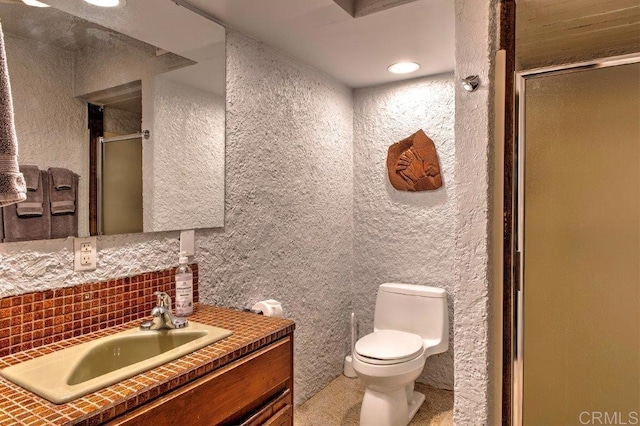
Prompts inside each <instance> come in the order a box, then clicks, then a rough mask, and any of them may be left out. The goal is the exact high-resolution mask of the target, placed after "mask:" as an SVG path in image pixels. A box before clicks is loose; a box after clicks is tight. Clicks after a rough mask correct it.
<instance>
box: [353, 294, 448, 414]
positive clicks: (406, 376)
mask: <svg viewBox="0 0 640 426" xmlns="http://www.w3.org/2000/svg"><path fill="white" fill-rule="evenodd" d="M448 330H449V321H448V310H447V304H446V292H445V291H444V290H442V289H439V288H435V287H427V286H416V285H410V284H397V283H388V284H382V285H381V286H380V288H379V289H378V296H377V299H376V308H375V318H374V332H373V333H370V334H368V335H366V336H364V337H362V338H361V339H359V340H358V341H357V342H356V345H355V348H354V351H353V369H354V370H355V372H356V374H357V375H358V377H359V378H360V379H361V380H362V381H363V382H364V384H365V386H366V391H365V395H364V398H363V401H362V409H361V411H360V425H362V426H405V425H407V424H408V423H409V422H410V421H411V419H412V418H413V416H414V415H415V414H416V412H417V411H418V409H419V408H420V406H421V405H422V403H423V402H424V400H425V396H424V395H423V394H421V393H419V392H415V391H414V390H413V388H414V383H415V380H416V379H417V378H418V376H420V373H421V372H422V370H423V369H424V365H425V361H426V359H427V357H428V356H430V355H433V354H436V353H440V352H445V351H446V350H447V348H448V340H449V339H448V335H449V331H448Z"/></svg>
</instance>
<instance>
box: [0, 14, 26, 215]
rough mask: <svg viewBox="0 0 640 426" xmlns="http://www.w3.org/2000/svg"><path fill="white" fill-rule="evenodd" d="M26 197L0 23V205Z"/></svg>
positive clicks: (13, 202) (6, 204)
mask: <svg viewBox="0 0 640 426" xmlns="http://www.w3.org/2000/svg"><path fill="white" fill-rule="evenodd" d="M26 199H27V187H26V184H25V182H24V177H23V176H22V173H20V170H19V169H18V138H17V136H16V129H15V123H14V121H13V103H12V101H11V85H10V84H9V68H8V67H7V53H6V51H5V49H4V35H3V34H2V26H1V25H0V206H8V205H11V204H15V203H19V202H20V201H24V200H26Z"/></svg>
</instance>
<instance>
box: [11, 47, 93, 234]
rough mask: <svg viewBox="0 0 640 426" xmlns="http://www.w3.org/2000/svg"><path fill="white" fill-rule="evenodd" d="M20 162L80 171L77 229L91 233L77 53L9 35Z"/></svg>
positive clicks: (84, 120)
mask: <svg viewBox="0 0 640 426" xmlns="http://www.w3.org/2000/svg"><path fill="white" fill-rule="evenodd" d="M5 47H6V49H7V63H8V65H9V78H10V79H11V91H12V94H13V101H14V111H15V123H16V133H17V135H18V144H19V147H20V160H19V161H20V164H35V165H37V166H38V167H39V168H40V169H41V170H46V169H48V168H49V167H65V168H68V169H70V170H73V171H74V172H75V173H77V174H79V175H80V183H79V189H78V200H77V201H78V202H77V205H78V211H77V213H76V214H78V215H79V217H78V228H79V229H80V232H81V233H82V232H83V230H84V232H86V233H88V215H89V213H88V205H89V201H88V199H89V150H88V148H87V142H86V141H88V140H89V131H88V130H87V110H86V106H85V104H84V103H83V102H81V101H79V100H77V99H75V97H74V95H73V64H74V58H73V53H71V52H69V51H67V50H64V49H60V48H57V47H54V46H50V45H42V44H38V43H36V42H33V41H30V40H26V39H23V38H18V37H12V36H11V35H10V34H6V35H5Z"/></svg>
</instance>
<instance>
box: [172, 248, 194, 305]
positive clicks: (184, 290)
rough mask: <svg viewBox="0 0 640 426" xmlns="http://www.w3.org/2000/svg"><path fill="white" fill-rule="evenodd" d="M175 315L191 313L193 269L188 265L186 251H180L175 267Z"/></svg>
mask: <svg viewBox="0 0 640 426" xmlns="http://www.w3.org/2000/svg"><path fill="white" fill-rule="evenodd" d="M175 309H176V315H177V316H179V317H186V316H189V315H191V314H193V271H192V270H191V268H190V267H189V258H188V257H187V253H186V252H184V251H182V252H180V258H179V265H178V269H176V299H175Z"/></svg>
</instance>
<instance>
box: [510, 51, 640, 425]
mask: <svg viewBox="0 0 640 426" xmlns="http://www.w3.org/2000/svg"><path fill="white" fill-rule="evenodd" d="M638 61H640V58H630V57H625V60H622V61H618V62H610V63H607V62H606V61H603V62H600V63H592V64H589V65H585V66H581V67H575V68H573V69H553V70H548V71H546V72H545V71H543V72H540V71H538V72H531V73H528V74H524V75H523V74H521V75H520V76H519V100H520V109H519V138H518V160H519V164H518V169H519V170H518V200H519V203H518V204H519V206H518V222H519V225H518V250H519V251H520V253H521V256H522V257H521V264H522V268H521V271H522V272H521V275H520V278H521V283H522V284H521V291H519V292H518V299H519V304H518V306H517V316H518V327H517V330H518V336H517V340H518V342H517V348H518V349H517V356H516V363H515V365H516V371H515V376H516V386H517V387H518V386H519V388H517V389H516V392H515V394H516V395H517V398H519V399H520V401H516V402H515V404H514V413H515V414H516V416H517V417H519V418H517V419H516V421H515V422H514V423H515V424H519V421H521V422H522V424H524V425H527V426H529V425H531V426H534V425H536V426H537V425H585V424H638V411H640V406H639V405H640V63H638ZM611 420H613V423H611V422H610V421H611ZM634 420H635V423H633V421H634ZM606 421H609V423H605V422H606ZM625 422H626V423H625Z"/></svg>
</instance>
